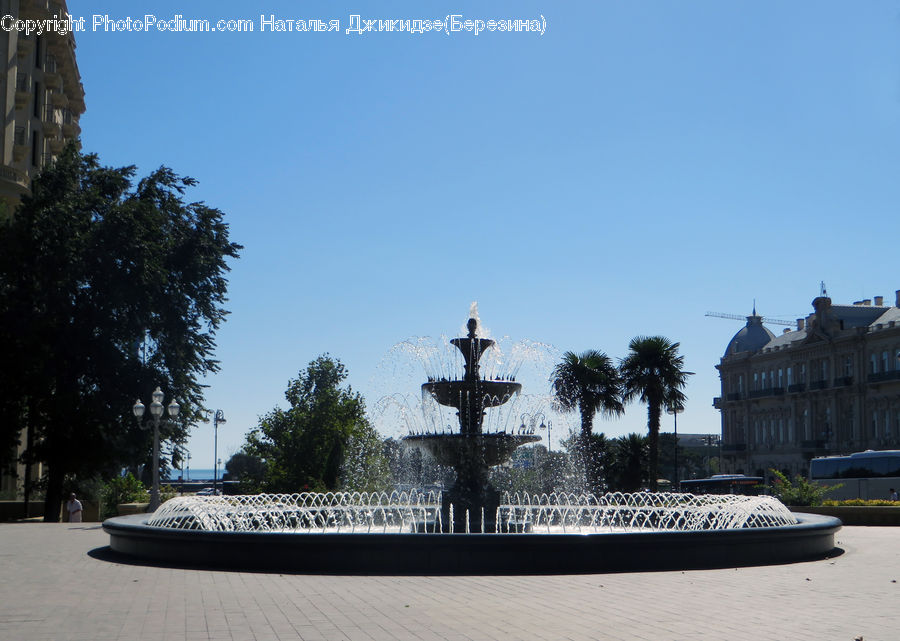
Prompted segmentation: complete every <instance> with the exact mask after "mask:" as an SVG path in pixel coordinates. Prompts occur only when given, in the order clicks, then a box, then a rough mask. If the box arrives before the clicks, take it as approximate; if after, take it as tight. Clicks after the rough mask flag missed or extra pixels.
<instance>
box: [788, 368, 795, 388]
mask: <svg viewBox="0 0 900 641" xmlns="http://www.w3.org/2000/svg"><path fill="white" fill-rule="evenodd" d="M787 384H788V387H790V386H791V385H793V384H794V368H793V367H788V368H787Z"/></svg>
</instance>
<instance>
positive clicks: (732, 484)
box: [681, 474, 763, 496]
mask: <svg viewBox="0 0 900 641" xmlns="http://www.w3.org/2000/svg"><path fill="white" fill-rule="evenodd" d="M762 484H763V478H762V477H761V476H744V475H743V474H714V475H712V476H711V477H709V478H708V479H687V480H685V481H681V491H682V492H689V493H691V494H747V495H753V496H755V495H757V494H759V492H760V489H762Z"/></svg>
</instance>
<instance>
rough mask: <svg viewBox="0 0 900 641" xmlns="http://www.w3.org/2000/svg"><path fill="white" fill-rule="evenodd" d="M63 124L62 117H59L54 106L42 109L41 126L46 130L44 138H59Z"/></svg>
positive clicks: (46, 106)
mask: <svg viewBox="0 0 900 641" xmlns="http://www.w3.org/2000/svg"><path fill="white" fill-rule="evenodd" d="M61 122H62V117H61V116H60V115H59V112H58V111H57V109H56V107H54V106H53V105H44V108H43V109H41V124H42V125H43V129H44V137H45V138H50V137H53V138H56V137H58V136H59V126H60V124H61Z"/></svg>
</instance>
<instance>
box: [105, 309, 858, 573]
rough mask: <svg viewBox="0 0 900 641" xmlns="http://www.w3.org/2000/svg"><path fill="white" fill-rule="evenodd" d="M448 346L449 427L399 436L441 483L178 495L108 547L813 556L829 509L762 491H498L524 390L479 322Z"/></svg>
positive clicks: (368, 566)
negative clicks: (489, 368)
mask: <svg viewBox="0 0 900 641" xmlns="http://www.w3.org/2000/svg"><path fill="white" fill-rule="evenodd" d="M467 329H468V335H467V336H466V337H463V338H455V339H453V340H452V341H451V343H452V344H453V345H454V346H456V348H457V349H458V350H459V351H460V352H461V353H462V356H463V359H464V368H463V369H464V371H463V373H462V377H461V378H448V377H446V376H440V377H429V380H428V381H427V382H426V383H424V384H423V385H422V393H423V396H425V397H426V398H431V399H433V400H434V401H435V402H436V403H438V404H439V405H440V406H443V407H449V408H454V409H455V410H456V411H457V416H458V419H459V431H458V432H455V431H453V430H450V431H448V432H446V433H424V434H411V435H409V436H407V437H406V438H405V439H404V441H405V443H406V444H407V445H409V446H411V447H416V448H420V449H423V450H425V451H426V452H428V453H429V454H430V455H431V456H433V457H435V459H437V461H438V462H439V463H441V464H443V465H446V466H449V467H452V468H453V469H454V470H455V471H456V480H455V483H454V485H453V486H452V487H451V488H450V489H448V490H445V491H443V492H441V493H434V492H426V493H423V492H417V491H410V492H391V493H374V494H366V493H341V492H337V493H332V492H328V493H298V494H260V495H253V496H202V497H201V496H184V497H175V498H173V499H171V500H169V501H167V502H166V503H164V504H163V505H162V506H160V507H159V509H158V510H157V511H156V512H154V513H153V514H139V515H132V516H122V517H117V518H113V519H109V520H107V521H105V522H104V523H103V529H104V530H105V531H106V532H107V533H108V534H109V536H110V547H111V548H112V550H113V551H114V552H116V553H119V554H124V555H127V556H129V557H132V558H137V559H140V560H143V561H145V562H162V563H167V564H173V563H174V564H178V565H188V566H196V565H201V566H214V567H223V566H224V567H241V568H250V569H255V570H260V569H263V570H274V571H285V570H300V571H326V572H390V573H426V574H430V573H441V572H586V571H595V572H596V571H622V570H639V569H640V570H648V569H657V570H658V569H675V568H679V569H686V568H703V567H733V566H740V565H758V564H767V563H787V562H793V561H800V560H807V559H815V558H822V557H823V556H827V555H828V554H830V553H832V551H833V550H834V533H835V532H836V531H837V530H838V529H839V528H840V526H841V524H840V521H838V520H837V519H835V518H832V517H825V516H819V515H813V514H793V513H791V512H790V511H789V510H788V509H787V508H786V507H785V506H784V505H782V504H781V503H780V502H779V501H777V500H776V499H774V498H772V497H768V496H693V495H691V494H670V493H650V492H639V493H635V494H618V493H615V494H607V495H602V496H594V495H592V494H582V495H577V494H568V493H552V494H549V495H548V494H541V495H525V494H514V495H509V494H504V495H502V496H501V495H500V493H498V492H497V490H496V489H494V488H493V487H492V486H491V484H490V482H489V471H490V468H491V467H492V466H495V465H500V464H502V463H504V462H505V461H507V460H509V459H510V457H511V456H512V454H513V452H514V451H515V450H516V448H518V447H520V446H521V445H524V444H527V443H533V442H536V441H538V440H540V439H539V438H538V437H536V436H534V435H532V434H527V433H526V434H523V433H516V434H512V433H509V432H508V431H506V430H505V429H494V430H492V429H485V416H487V412H488V411H489V410H491V409H492V408H498V407H500V406H502V405H504V404H506V403H507V402H508V401H509V400H510V399H511V398H512V397H513V396H515V395H516V394H519V393H520V391H521V388H522V386H521V384H520V383H517V382H516V381H515V380H513V378H514V377H511V376H509V377H503V376H490V377H488V376H483V375H482V374H481V371H480V369H481V368H480V360H481V357H482V355H483V354H484V353H485V350H487V349H489V348H490V347H491V346H492V345H493V344H494V342H493V341H492V340H490V339H488V338H483V337H481V338H479V337H478V336H477V335H476V334H477V330H478V323H477V321H476V320H475V319H474V318H472V319H469V322H468V324H467Z"/></svg>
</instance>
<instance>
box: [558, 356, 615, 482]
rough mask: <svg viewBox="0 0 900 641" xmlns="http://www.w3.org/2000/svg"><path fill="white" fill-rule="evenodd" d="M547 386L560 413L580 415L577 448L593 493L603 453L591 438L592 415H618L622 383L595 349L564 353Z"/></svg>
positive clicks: (607, 359) (609, 362) (610, 364)
mask: <svg viewBox="0 0 900 641" xmlns="http://www.w3.org/2000/svg"><path fill="white" fill-rule="evenodd" d="M550 384H551V386H552V391H553V395H554V400H555V403H556V405H557V406H558V407H559V408H560V409H561V410H563V411H566V412H571V411H575V410H577V411H578V412H579V413H580V414H581V433H580V435H579V444H578V447H579V449H580V450H581V457H582V460H583V466H584V473H585V484H586V485H587V487H588V489H590V490H591V491H596V490H597V489H599V488H598V486H599V482H600V472H601V464H600V463H599V458H600V456H601V455H602V452H600V451H597V449H596V447H593V446H594V445H596V443H595V442H594V441H593V440H592V439H591V434H592V432H593V427H594V416H595V415H596V414H597V413H598V412H600V414H601V415H603V416H608V417H613V416H619V415H621V414H622V412H624V411H625V410H624V407H623V405H622V380H621V378H620V376H619V371H618V370H617V369H616V367H615V366H614V365H613V362H612V360H611V359H610V358H609V356H607V355H606V354H604V353H603V352H599V351H597V350H588V351H586V352H583V353H581V354H575V353H574V352H566V353H565V354H563V358H562V361H561V362H560V363H559V364H558V365H557V366H556V367H555V368H554V369H553V373H552V374H551V376H550Z"/></svg>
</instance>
